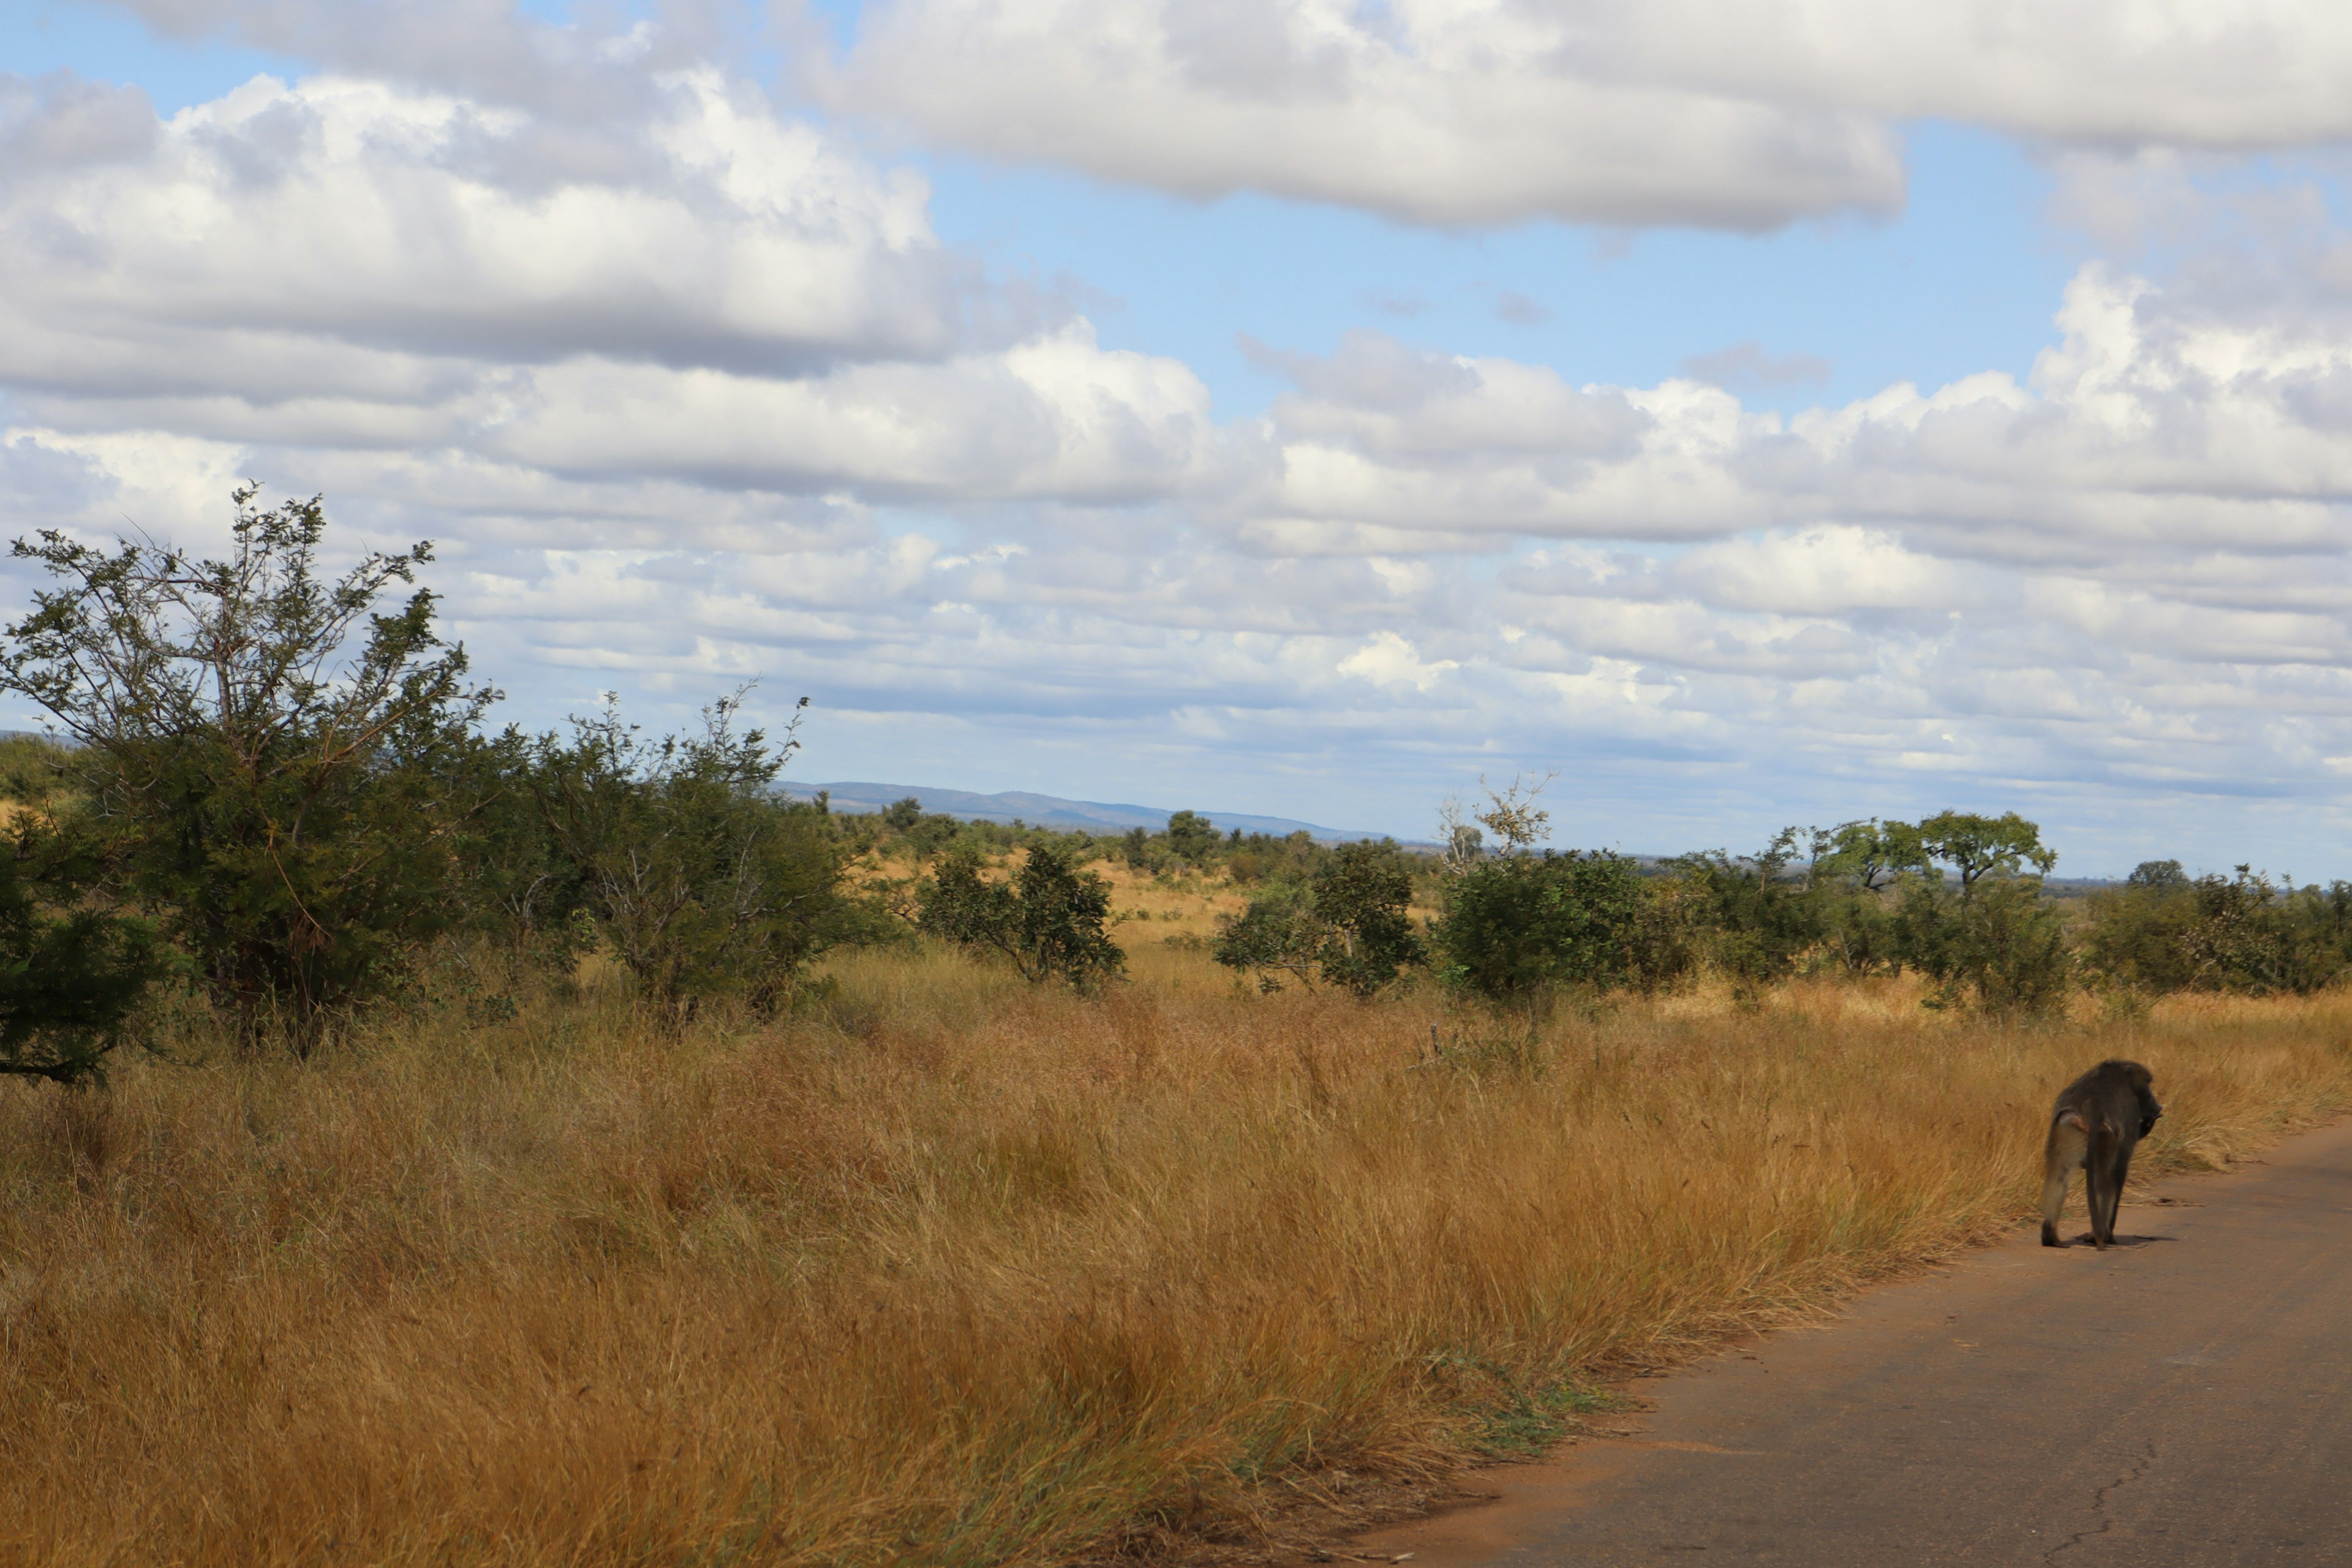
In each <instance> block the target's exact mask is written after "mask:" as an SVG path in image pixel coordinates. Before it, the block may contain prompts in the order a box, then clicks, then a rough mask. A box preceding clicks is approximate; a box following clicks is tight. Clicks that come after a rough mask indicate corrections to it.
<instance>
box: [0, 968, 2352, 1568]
mask: <svg viewBox="0 0 2352 1568" xmlns="http://www.w3.org/2000/svg"><path fill="white" fill-rule="evenodd" d="M1135 968H1136V972H1137V980H1136V983H1135V984H1130V985H1127V986H1123V987H1118V988H1114V989H1112V990H1110V991H1108V992H1107V993H1106V994H1102V995H1099V996H1097V997H1092V998H1085V997H1075V996H1072V995H1070V994H1066V993H1065V992H1062V991H1059V990H1054V989H1044V988H1031V987H1028V986H1024V985H1022V984H1019V983H1018V982H1016V981H1013V980H1011V979H1009V978H1008V977H1006V976H1004V975H1003V974H1002V973H997V972H992V971H988V970H983V969H979V968H975V967H973V966H971V965H970V964H967V963H964V962H962V961H961V960H958V959H955V958H952V957H949V956H943V955H920V954H918V955H908V954H905V953H899V954H877V955H872V956H861V957H856V958H852V959H849V960H847V961H845V962H842V963H838V964H837V965H836V976H837V980H838V989H837V991H836V992H835V994H834V995H833V996H832V997H831V999H830V1000H829V1001H826V1002H824V1003H823V1004H821V1005H815V1006H814V1007H811V1008H809V1009H807V1010H805V1011H803V1013H801V1014H799V1015H796V1016H791V1017H788V1018H786V1019H784V1020H782V1021H781V1022H777V1023H773V1024H765V1025H761V1024H754V1023H751V1022H743V1023H740V1024H727V1023H719V1022H705V1023H702V1024H698V1025H696V1026H692V1027H691V1028H689V1030H688V1032H687V1034H686V1035H685V1036H684V1037H682V1038H680V1037H677V1036H675V1035H674V1034H660V1033H656V1032H649V1031H647V1030H646V1029H643V1028H641V1027H639V1026H638V1025H637V1024H636V1023H635V1021H634V1020H633V1018H632V1016H631V1015H630V1014H629V1012H628V1011H627V1009H626V1008H625V1006H623V1005H621V1004H620V1003H618V1002H617V1001H615V1000H613V999H611V998H609V997H602V996H600V994H594V993H592V994H590V995H589V997H588V998H587V999H586V1000H585V1001H581V1000H576V999H574V1000H563V999H561V998H558V997H555V996H549V997H546V998H542V999H538V1000H527V1001H526V1002H525V1003H524V1005H522V1006H521V1008H520V1011H519V1012H518V1013H517V1014H516V1016H513V1017H512V1018H510V1019H505V1020H501V1021H499V1022H495V1023H490V1024H474V1025H469V1024H467V1023H466V1022H465V1021H464V1018H463V1016H462V1014H461V1013H460V1012H459V1011H458V1010H457V1009H455V1008H454V1007H453V1008H451V1009H449V1010H447V1011H446V1012H445V1013H442V1014H436V1015H432V1016H426V1017H424V1018H422V1019H421V1020H419V1021H415V1022H408V1023H401V1022H392V1023H387V1024H384V1025H382V1026H376V1027H374V1028H372V1029H370V1030H367V1031H364V1032H362V1034H361V1035H360V1036H359V1037H356V1038H355V1039H354V1040H353V1041H352V1042H350V1043H349V1044H347V1045H345V1046H342V1047H338V1048H336V1049H334V1050H331V1051H330V1052H328V1053H326V1054H325V1055H324V1056H322V1057H321V1058H320V1059H317V1060H314V1061H312V1062H310V1063H308V1064H294V1063H289V1062H284V1061H278V1060H259V1059H254V1058H236V1057H233V1056H229V1055H216V1056H215V1057H213V1058H210V1059H208V1060H207V1061H205V1063H203V1064H201V1065H197V1066H194V1067H189V1066H172V1065H166V1064H163V1063H151V1062H137V1063H130V1064H126V1066H125V1067H124V1068H123V1069H122V1070H121V1071H120V1072H119V1073H117V1075H116V1076H115V1079H114V1081H113V1084H112V1086H111V1088H110V1089H108V1090H106V1091H104V1092H103V1093H76V1094H60V1093H58V1092H54V1091H51V1090H49V1089H47V1087H46V1086H5V1087H0V1560H5V1561H7V1562H10V1563H54V1564H67V1563H71V1564H77V1565H79V1564H89V1563H150V1562H171V1563H184V1564H189V1565H191V1568H195V1565H209V1564H219V1565H222V1568H229V1565H236V1568H246V1565H250V1564H276V1563H328V1562H350V1563H384V1564H408V1563H418V1564H422V1563H457V1564H493V1563H496V1564H514V1565H516V1568H521V1565H524V1564H529V1565H530V1568H548V1565H556V1564H571V1563H582V1564H585V1563H640V1562H642V1563H665V1564H671V1563H900V1562H905V1563H940V1564H979V1563H1051V1562H1055V1561H1057V1560H1060V1559H1063V1558H1066V1556H1068V1555H1069V1554H1071V1553H1074V1552H1079V1551H1081V1550H1084V1549H1087V1548H1088V1547H1089V1546H1090V1545H1094V1544H1097V1543H1100V1542H1103V1541H1105V1540H1106V1539H1107V1538H1111V1537H1115V1536H1117V1535H1118V1533H1119V1532H1121V1531H1132V1530H1136V1529H1139V1528H1143V1527H1146V1526H1148V1525H1150V1524H1151V1523H1152V1522H1154V1521H1176V1520H1190V1521H1195V1522H1196V1523H1197V1522H1198V1521H1203V1520H1208V1521H1229V1522H1230V1521H1242V1522H1244V1524H1245V1522H1246V1521H1248V1520H1249V1519H1250V1518H1251V1517H1252V1515H1253V1513H1254V1511H1255V1510H1257V1509H1259V1508H1260V1507H1261V1506H1263V1503H1264V1500H1265V1497H1266V1496H1267V1495H1268V1493H1267V1490H1266V1489H1267V1486H1268V1483H1269V1481H1270V1480H1272V1481H1279V1480H1281V1479H1284V1478H1286V1477H1297V1476H1298V1475H1300V1474H1302V1473H1309V1472H1312V1471H1313V1470H1314V1469H1316V1468H1318V1467H1337V1466H1345V1467H1348V1468H1354V1469H1359V1470H1364V1469H1370V1470H1378V1471H1385V1472H1388V1473H1391V1474H1408V1475H1410V1474H1421V1475H1430V1474H1434V1473H1437V1472H1440V1471H1442V1470H1444V1468H1447V1467H1449V1466H1451V1465H1454V1464H1456V1463H1458V1462H1460V1460H1461V1458H1462V1457H1463V1456H1464V1454H1465V1444H1466V1443H1467V1442H1468V1441H1469V1439H1470V1438H1471V1437H1472V1436H1474V1435H1475V1432H1476V1431H1477V1430H1478V1429H1479V1424H1480V1422H1481V1421H1482V1419H1485V1418H1486V1416H1487V1415H1491V1414H1492V1412H1493V1411H1494V1410H1495V1409H1496V1408H1499V1407H1500V1406H1501V1405H1507V1404H1509V1403H1511V1402H1512V1401H1519V1402H1522V1403H1523V1402H1524V1400H1525V1398H1526V1397H1527V1395H1528V1393H1529V1391H1537V1390H1542V1389H1545V1388H1548V1387H1550V1386H1553V1385H1555V1384H1558V1383H1559V1381H1560V1380H1563V1379H1568V1378H1589V1377H1591V1376H1595V1375H1598V1374H1600V1373H1604V1372H1606V1371H1608V1370H1611V1369H1625V1368H1631V1367H1638V1366H1643V1365H1653V1364H1659V1363H1671V1362H1673V1361H1675V1360H1676V1359H1678V1358H1682V1357H1685V1356H1687V1355H1689V1354H1690V1353H1692V1352H1696V1351H1697V1350H1700V1349H1703V1348H1704V1347H1706V1346H1707V1345H1710V1344H1712V1343H1715V1342H1719V1341H1720V1340H1721V1339H1722V1338H1723V1337H1724V1336H1726V1335H1729V1334H1733V1333H1736V1332H1739V1331H1745V1330H1748V1329H1752V1328H1754V1327H1757V1326H1759V1325H1763V1324H1769V1323H1774V1322H1782V1321H1791V1320H1796V1319H1801V1318H1804V1317H1806V1316H1809V1315H1811V1314H1816V1313H1818V1312H1820V1311H1821V1310H1822V1309H1823V1308H1824V1306H1825V1305H1827V1304H1829V1303H1831V1302H1832V1301H1834V1300H1836V1299H1837V1298H1838V1297H1840V1296H1841V1295H1842V1294H1843V1293H1845V1292H1849V1291H1851V1290H1853V1289H1855V1288H1856V1287H1858V1286H1860V1285H1862V1284H1864V1283H1866V1282H1868V1281H1870V1280H1873V1279H1879V1278H1883V1277H1886V1276H1889V1275H1893V1274H1895V1273H1899V1272H1901V1271H1903V1270H1906V1269H1909V1268H1916V1267H1917V1266H1918V1265H1920V1264H1922V1263H1923V1262H1926V1261H1927V1260H1929V1259H1933V1258H1940V1257H1944V1256H1947V1255H1948V1254H1950V1253H1951V1252H1953V1251H1954V1250H1955V1249H1957V1248H1960V1247H1967V1246H1969V1245H1971V1244H1974V1243H1978V1242H1981V1241H1984V1240H1986V1239H1989V1238H1990V1237H1993V1236H1995V1235H1997V1234H1999V1233H2000V1232H2001V1231H2002V1230H2003V1229H2004V1228H2005V1227H2007V1226H2010V1225H2011V1224H2012V1223H2013V1222H2014V1221H2015V1220H2016V1219H2017V1218H2018V1217H2019V1216H2020V1215H2021V1214H2022V1213H2023V1212H2024V1211H2025V1209H2026V1207H2027V1206H2028V1205H2029V1204H2030V1202H2031V1200H2032V1187H2033V1178H2034V1167H2035V1162H2036V1158H2037V1153H2038V1132H2039V1124H2040V1121H2041V1117H2042V1114H2043V1113H2044V1110H2045V1108H2046V1106H2047V1103H2048V1099H2049V1096H2050V1095H2051V1093H2052V1092H2053V1090H2054V1089H2055V1088H2056V1087H2057V1085H2059V1084H2060V1083H2061V1082H2063V1081H2064V1079H2067V1078H2069V1077H2070V1076H2072V1075H2073V1074H2074V1073H2075V1072H2077V1071H2079V1070H2080V1069H2081V1068H2083V1067H2084V1066H2086V1065H2087V1064H2089V1063H2090V1062H2092V1061H2094V1060H2096V1059H2097V1058H2101V1057H2104V1056H2107V1055H2117V1054H2121V1055H2130V1056H2135V1057H2137V1058H2140V1059H2142V1060H2145V1061H2147V1062H2148V1063H2149V1064H2150V1065H2151V1066H2152V1067H2153V1068H2155V1070H2156V1073H2157V1079H2158V1086H2159V1090H2160V1092H2161V1093H2162V1094H2163V1096H2164V1098H2165V1100H2166V1101H2167V1104H2168V1108H2169V1112H2168V1116H2167V1117H2166V1119H2165V1121H2163V1122H2162V1123H2161V1124H2160V1126H2159V1127H2158V1130H2157V1133H2156V1136H2155V1138H2154V1140H2153V1142H2152V1143H2151V1144H2149V1145H2147V1146H2145V1148H2146V1154H2145V1156H2144V1168H2145V1169H2149V1170H2162V1169H2179V1168H2181V1167H2184V1166H2193V1165H2199V1164H2219V1163H2223V1162H2226V1161H2227V1160H2229V1159H2231V1158H2232V1157H2234V1156H2236V1155H2238V1154H2241V1153H2242V1152H2247V1151H2250V1150H2252V1149H2254V1148H2257V1147H2259V1146H2261V1145H2263V1143H2265V1142H2270V1141H2272V1140H2274V1139H2276V1138H2277V1137H2279V1136H2280V1135H2282V1134H2284V1133H2285V1132H2287V1131H2291V1130H2293V1129H2294V1128H2296V1127H2299V1126H2302V1125H2305V1124H2307V1123H2309V1122H2311V1121H2315V1119H2318V1118H2321V1117H2324V1116H2326V1115H2327V1114H2328V1113H2330V1112H2331V1111H2333V1110H2336V1108H2338V1107H2339V1106H2341V1105H2342V1104H2344V1103H2345V1102H2346V1100H2347V1094H2352V1048H2347V1037H2352V1002H2347V1001H2346V1000H2343V999H2340V998H2337V997H2334V996H2328V997H2323V998H2319V999H2315V1000H2310V1001H2300V1002H2297V1001H2273V1002H2261V1003H2255V1002H2242V1001H2240V1002H2227V1001H2221V1002H2217V1001H2205V1000H2198V999H2193V998H2191V999H2176V1000H2172V1001H2168V1002H2164V1003H2161V1004H2159V1005H2157V1006H2156V1007H2155V1008H2154V1009H2153V1010H2152V1011H2151V1012H2149V1013H2147V1015H2145V1016H2140V1017H2136V1018H2113V1019H2104V1020H2102V1019H2093V1018H2090V1017H2088V1016H2085V1017H2084V1018H2083V1019H2082V1020H2080V1021H2078V1022H2075V1023H2071V1024H2064V1025H2060V1026H2045V1027H2042V1028H2040V1029H2036V1030H2026V1029H2011V1028H2006V1027H2002V1026H1995V1025H1990V1024H1985V1023H1982V1022H1978V1021H1970V1020H1967V1019H1955V1018H1952V1017H1948V1016H1938V1015H1933V1014H1929V1013H1927V1012H1925V1011H1923V1010H1922V1009H1921V1008H1920V1007H1919V1005H1918V1001H1917V994H1916V991H1914V990H1912V989H1908V988H1906V987H1905V986H1903V985H1901V984H1860V985H1822V986H1810V985H1796V986H1790V987H1786V988H1782V989H1780V990H1778V991H1774V992H1770V993H1768V994H1766V995H1765V996H1764V998H1763V1001H1762V1004H1761V1005H1760V1006H1740V1007H1737V1008H1735V1007H1734V1006H1732V1005H1730V1003H1729V1000H1728V998H1727V996H1725V995H1717V994H1714V993H1710V992H1706V991H1701V992H1698V993H1693V994H1684V995H1681V996H1675V997H1668V998H1664V999H1661V1000H1658V1001H1655V1002H1650V1003H1629V1004H1626V1005H1622V1006H1619V1007H1615V1008H1612V1009H1607V1010H1603V1011H1599V1012H1594V1013H1590V1014H1588V1013H1581V1012H1579V1011H1577V1010H1575V1009H1565V1008H1564V1009H1560V1010H1559V1011H1557V1012H1555V1013H1554V1015H1553V1016H1551V1017H1550V1018H1549V1020H1547V1021H1546V1022H1544V1023H1543V1024H1542V1025H1541V1026H1540V1029H1539V1030H1538V1032H1536V1033H1534V1034H1532V1035H1530V1034H1529V1033H1528V1028H1529V1026H1528V1024H1527V1023H1526V1022H1524V1021H1520V1022H1517V1023H1496V1022H1492V1021H1489V1020H1486V1019H1485V1018H1484V1017H1483V1016H1476V1015H1461V1014H1455V1013H1453V1012H1450V1011H1448V1010H1447V1009H1446V1007H1445V1006H1444V1005H1443V1003H1442V1002H1441V1001H1440V1000H1438V999H1437V998H1435V997H1433V996H1432V995H1431V994H1428V993H1427V992H1425V991H1424V992H1422V993H1419V994H1407V995H1403V996H1399V997H1394V998H1390V999H1386V1000H1383V1001H1381V1002H1379V1003H1376V1004H1373V1005H1360V1004H1359V1003H1357V1002H1355V1001H1354V1000H1352V999H1350V998H1348V997H1345V996H1340V995H1333V994H1325V993H1318V994H1305V993H1299V992H1290V993H1286V994H1281V995H1277V996H1273V997H1261V996H1257V995H1255V994H1239V993H1237V992H1235V991H1234V989H1233V988H1232V987H1230V986H1229V985H1227V984H1225V983H1224V982H1223V980H1222V979H1221V978H1219V977H1217V976H1216V975H1215V974H1214V973H1213V971H1212V970H1211V967H1210V965H1209V964H1208V963H1207V961H1206V960H1205V959H1203V958H1202V957H1200V956H1199V955H1197V954H1193V953H1188V952H1177V951H1174V950H1167V949H1159V948H1150V949H1145V950H1141V951H1139V953H1138V955H1137V962H1136V964H1135ZM1433 1025H1434V1026H1436V1027H1437V1030H1438V1034H1439V1038H1440V1040H1441V1043H1442V1045H1443V1047H1444V1048H1443V1050H1442V1052H1441V1053H1440V1054H1439V1055H1438V1056H1436V1057H1434V1058H1432V1057H1431V1055H1430V1040H1431V1030H1432V1026H1433ZM2126 1226H2127V1227H2128V1220H2126Z"/></svg>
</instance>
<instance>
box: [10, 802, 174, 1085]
mask: <svg viewBox="0 0 2352 1568" xmlns="http://www.w3.org/2000/svg"><path fill="white" fill-rule="evenodd" d="M97 872H98V867H97V866H96V864H95V863H94V862H92V861H90V860H89V859H88V858H86V857H84V856H81V855H78V854H77V853H76V852H75V848H74V846H73V843H72V841H71V840H70V839H69V838H68V837H65V836H63V835H61V834H59V833H58V832H56V831H54V830H53V829H52V828H51V827H50V826H48V825H47V824H46V823H44V822H42V821H40V820H38V819H37V818H36V817H34V816H32V815H31V814H29V813H28V814H24V815H21V816H19V817H18V818H17V820H16V823H15V824H13V825H12V830H11V831H10V833H9V835H8V842H7V844H6V845H5V847H0V1075H8V1076H14V1077H20V1078H45V1079H50V1080H51V1081H53V1082H57V1083H64V1084H74V1083H80V1082H84V1081H86V1080H90V1079H100V1078H103V1077H104V1075H105V1067H106V1058H107V1055H108V1053H109V1052H110V1051H112V1050H113V1049H114V1048H115V1047H117V1046H119V1045H121V1043H122V1040H123V1037H124V1035H125V1032H126V1030H127V1028H128V1026H130V1024H131V1018H132V1016H133V1015H134V1014H135V1013H136V1012H137V1010H138V1008H139V1005H140V1004H141V1003H142V1001H143V1000H144V999H145V997H146V994H147V992H148V989H149V988H150V987H151V986H152V985H153V984H155V983H156V982H158V981H160V980H163V978H165V977H166V976H167V975H169V974H170V973H172V971H173V968H174V967H175V964H174V963H173V954H172V952H171V951H170V950H169V949H168V948H167V947H166V946H165V945H164V943H163V941H162V939H161V937H160V936H159V934H158V933H157V931H155V928H154V927H153V926H152V924H150V923H149V922H148V921H143V920H141V919H139V918H138V917H136V916H134V915H126V914H123V913H121V912H118V911H115V910H108V909H105V908H103V907H100V906H97V905H94V904H93V903H91V902H90V901H89V889H90V887H91V885H92V884H93V883H94V882H95V881H96V879H97Z"/></svg>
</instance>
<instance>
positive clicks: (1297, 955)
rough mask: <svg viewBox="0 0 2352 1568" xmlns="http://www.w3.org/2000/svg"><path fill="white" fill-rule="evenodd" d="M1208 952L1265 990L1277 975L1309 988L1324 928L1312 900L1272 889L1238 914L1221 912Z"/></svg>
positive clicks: (1275, 986)
mask: <svg viewBox="0 0 2352 1568" xmlns="http://www.w3.org/2000/svg"><path fill="white" fill-rule="evenodd" d="M1217 925H1218V931H1217V935H1216V939H1215V941H1214V942H1212V943H1211V944H1210V948H1209V951H1210V952H1211V953H1212V954H1213V956H1214V957H1215V958H1216V961H1217V962H1218V963H1222V964H1223V965H1224V966H1225V967H1226V968H1228V969H1235V970H1246V971H1248V972H1249V973H1251V974H1252V975H1254V976H1255V978H1256V980H1257V984H1258V989H1259V990H1261V991H1264V992H1265V993H1267V994H1272V993H1274V992H1276V991H1279V990H1281V989H1282V986H1283V977H1284V976H1288V977H1289V978H1291V979H1293V980H1297V981H1298V982H1299V983H1300V984H1304V985H1306V986H1307V987H1308V988H1309V989H1312V988H1313V986H1314V984H1315V980H1316V968H1317V964H1318V963H1319V961H1320V959H1321V957H1322V953H1323V946H1324V943H1325V942H1328V941H1329V940H1330V938H1331V934H1332V933H1331V931H1330V928H1329V927H1328V926H1327V925H1325V924H1324V922H1323V921H1321V920H1319V919H1318V918H1317V917H1316V914H1315V906H1314V902H1313V900H1311V899H1310V898H1309V897H1308V896H1307V894H1305V893H1303V892H1301V891H1299V890H1297V889H1276V891H1274V892H1271V893H1268V894H1265V895H1264V896H1262V897H1259V898H1255V899H1252V900H1250V902H1249V908H1248V909H1247V910H1244V911H1243V912H1242V913H1241V914H1239V915H1222V916H1219V917H1218V921H1217Z"/></svg>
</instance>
